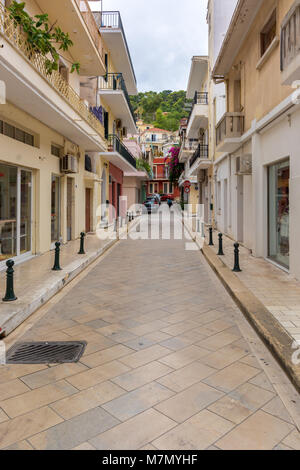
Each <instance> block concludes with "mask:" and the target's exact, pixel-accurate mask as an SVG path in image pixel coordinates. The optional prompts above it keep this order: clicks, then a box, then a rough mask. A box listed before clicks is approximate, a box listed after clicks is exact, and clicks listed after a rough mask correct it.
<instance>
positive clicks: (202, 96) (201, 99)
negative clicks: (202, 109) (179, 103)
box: [188, 91, 208, 121]
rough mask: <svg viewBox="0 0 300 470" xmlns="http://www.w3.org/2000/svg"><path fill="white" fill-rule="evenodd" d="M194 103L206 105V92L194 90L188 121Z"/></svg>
mask: <svg viewBox="0 0 300 470" xmlns="http://www.w3.org/2000/svg"><path fill="white" fill-rule="evenodd" d="M196 104H203V105H208V93H207V92H200V91H195V95H194V100H193V103H192V109H191V112H190V115H189V119H188V121H189V120H190V119H191V115H192V112H193V110H194V107H195V105H196Z"/></svg>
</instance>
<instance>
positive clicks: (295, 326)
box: [206, 230, 300, 343]
mask: <svg viewBox="0 0 300 470" xmlns="http://www.w3.org/2000/svg"><path fill="white" fill-rule="evenodd" d="M218 234H219V231H214V236H213V238H214V244H215V246H214V247H210V248H211V249H213V251H214V253H216V254H217V253H218V246H219V245H218V243H219V240H218ZM206 240H208V230H206ZM234 243H235V242H234V241H233V240H231V239H230V238H228V237H226V236H225V235H224V236H223V247H224V254H225V256H222V261H223V262H224V263H225V264H226V266H228V268H230V269H232V268H233V266H234V256H233V252H234V247H233V244H234ZM240 267H241V269H242V272H241V273H236V274H237V276H238V278H239V279H240V280H241V281H242V282H243V283H244V284H245V286H246V287H247V288H248V289H249V290H250V291H251V292H252V293H253V294H254V295H255V296H256V297H257V298H258V299H259V300H260V301H261V302H262V303H263V304H264V306H265V307H266V308H267V309H268V310H269V311H270V312H271V313H272V315H274V317H275V318H276V319H277V320H278V321H279V323H280V324H281V325H282V326H283V328H284V329H285V330H286V331H287V332H288V333H289V335H290V336H291V337H292V338H293V339H294V340H296V341H298V342H299V343H300V282H299V281H297V280H296V279H294V278H293V277H292V276H290V275H289V274H287V273H286V272H284V271H282V270H281V269H280V268H278V267H276V266H275V265H273V264H271V263H269V262H268V261H266V260H265V259H262V258H254V256H252V254H251V252H250V250H248V249H247V248H245V247H243V246H240Z"/></svg>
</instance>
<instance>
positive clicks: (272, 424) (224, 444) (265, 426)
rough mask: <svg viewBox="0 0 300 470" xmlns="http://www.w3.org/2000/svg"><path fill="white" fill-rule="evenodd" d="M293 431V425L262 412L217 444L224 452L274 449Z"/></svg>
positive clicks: (247, 420) (251, 417)
mask: <svg viewBox="0 0 300 470" xmlns="http://www.w3.org/2000/svg"><path fill="white" fill-rule="evenodd" d="M292 429H293V426H292V425H291V424H288V423H286V422H285V421H282V420H281V419H278V418H276V417H274V416H271V415H269V414H268V413H265V412H263V411H261V410H259V411H257V412H256V413H255V414H254V415H252V416H250V417H249V418H248V419H246V420H245V421H244V422H243V423H241V424H240V425H239V426H237V427H236V428H234V429H233V431H231V432H229V433H228V434H226V436H224V437H223V438H221V439H220V440H219V441H217V442H216V445H217V446H218V447H220V448H221V449H223V450H268V449H273V448H274V447H275V446H276V445H278V444H279V443H280V442H281V441H282V439H284V438H285V437H286V436H287V435H288V434H289V433H290V431H291V430H292Z"/></svg>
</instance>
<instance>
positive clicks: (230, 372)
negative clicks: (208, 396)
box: [203, 362, 259, 393]
mask: <svg viewBox="0 0 300 470" xmlns="http://www.w3.org/2000/svg"><path fill="white" fill-rule="evenodd" d="M257 374H259V369H256V368H254V367H251V366H248V365H247V364H242V363H241V362H235V363H234V364H231V365H230V366H228V367H225V368H224V369H222V370H221V371H219V372H215V373H214V374H212V375H210V376H209V377H208V378H206V379H204V380H203V381H204V382H205V383H207V384H208V385H211V386H212V387H215V388H217V389H218V390H221V391H222V392H225V393H228V392H230V391H231V390H233V389H235V388H237V387H238V386H239V385H241V384H243V383H244V382H247V381H248V380H250V379H252V378H253V377H255V376H256V375H257Z"/></svg>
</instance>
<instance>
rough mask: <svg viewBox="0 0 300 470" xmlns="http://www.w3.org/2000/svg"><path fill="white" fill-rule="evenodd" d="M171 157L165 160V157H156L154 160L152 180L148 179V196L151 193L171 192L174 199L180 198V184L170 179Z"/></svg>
mask: <svg viewBox="0 0 300 470" xmlns="http://www.w3.org/2000/svg"><path fill="white" fill-rule="evenodd" d="M168 161H169V159H167V160H165V158H164V157H158V158H154V160H153V176H154V178H153V179H152V180H149V181H148V186H147V196H151V194H154V193H158V194H171V195H172V196H173V197H174V199H180V190H179V188H178V186H177V185H176V186H175V185H174V184H173V183H170V181H169V168H168V165H167V164H168Z"/></svg>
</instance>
